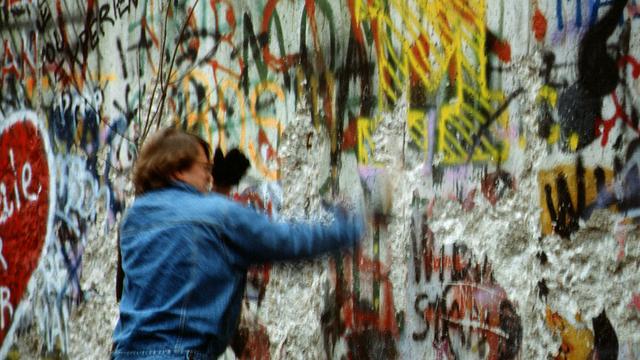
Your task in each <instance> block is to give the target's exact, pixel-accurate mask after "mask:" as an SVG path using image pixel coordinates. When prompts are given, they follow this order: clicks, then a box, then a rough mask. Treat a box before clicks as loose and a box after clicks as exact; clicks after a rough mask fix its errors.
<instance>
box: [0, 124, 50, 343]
mask: <svg viewBox="0 0 640 360" xmlns="http://www.w3.org/2000/svg"><path fill="white" fill-rule="evenodd" d="M45 137H46V134H43V133H42V131H41V130H40V129H39V127H38V122H37V118H36V115H35V114H34V113H32V112H27V111H24V112H20V113H17V114H14V115H13V116H12V117H10V118H9V119H5V120H0V348H6V346H3V345H4V342H5V338H7V335H8V334H10V332H11V331H12V327H13V324H14V323H15V322H16V320H17V319H18V317H19V316H18V315H19V312H20V311H19V310H20V302H21V300H22V298H23V296H24V295H25V291H26V289H27V284H28V283H29V279H31V275H32V273H33V271H34V270H35V269H36V267H37V266H38V262H39V261H40V256H41V252H42V249H43V247H44V244H45V239H46V237H47V231H48V227H49V225H50V223H51V222H52V221H51V214H50V213H49V212H50V203H51V201H50V198H49V192H50V191H49V190H50V184H49V183H50V181H51V176H50V173H49V171H50V170H49V158H48V154H49V148H48V146H47V144H48V143H47V141H46V138H45ZM52 208H53V207H52ZM7 340H8V338H7Z"/></svg>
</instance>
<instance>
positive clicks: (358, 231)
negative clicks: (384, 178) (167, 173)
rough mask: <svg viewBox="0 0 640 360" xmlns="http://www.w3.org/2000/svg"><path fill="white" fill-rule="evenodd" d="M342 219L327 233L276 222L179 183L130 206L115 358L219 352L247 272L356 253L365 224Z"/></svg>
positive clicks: (324, 228) (123, 235)
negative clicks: (351, 249)
mask: <svg viewBox="0 0 640 360" xmlns="http://www.w3.org/2000/svg"><path fill="white" fill-rule="evenodd" d="M341 215H342V216H336V220H335V221H334V222H333V223H332V224H330V225H320V224H302V223H281V222H273V221H271V220H270V219H269V218H268V217H267V216H266V215H264V214H260V213H257V212H256V211H254V210H253V209H250V208H246V207H244V206H242V205H241V204H238V203H236V202H234V201H231V200H229V199H228V198H226V197H224V196H221V195H218V194H213V193H212V194H201V193H199V192H198V191H196V190H195V189H194V188H193V187H191V186H189V185H187V184H185V183H182V182H176V183H175V184H174V186H173V187H169V188H165V189H161V190H157V191H152V192H148V193H145V194H144V195H142V196H139V197H137V198H136V199H135V201H134V202H133V205H132V206H131V208H130V209H129V210H128V211H127V213H126V216H125V217H124V219H123V221H122V225H121V229H120V249H121V252H122V267H123V270H124V273H125V277H124V290H123V295H122V299H121V301H120V319H119V321H118V324H117V325H116V328H115V331H114V335H113V339H114V352H113V357H114V359H134V358H135V359H140V358H149V359H151V358H153V359H185V358H187V359H198V358H203V359H204V358H207V359H210V358H213V357H216V356H218V355H219V354H221V353H223V352H224V350H225V348H226V346H227V344H228V343H229V341H230V338H231V337H232V336H233V334H234V332H235V330H236V326H237V324H238V320H239V315H240V305H241V301H242V296H243V294H244V289H245V281H246V272H247V268H248V267H249V265H252V264H259V263H264V262H271V261H279V260H290V259H299V258H305V257H311V256H314V255H318V254H321V253H326V252H329V251H332V250H337V249H339V248H349V247H353V246H355V244H356V242H357V241H358V240H359V238H360V237H361V235H362V232H363V222H362V219H361V218H358V217H352V216H347V214H346V213H344V212H343V213H342V214H341Z"/></svg>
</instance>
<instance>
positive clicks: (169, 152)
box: [133, 128, 211, 195]
mask: <svg viewBox="0 0 640 360" xmlns="http://www.w3.org/2000/svg"><path fill="white" fill-rule="evenodd" d="M199 146H200V147H202V149H203V150H204V153H205V155H206V156H207V160H210V159H211V151H210V149H209V144H207V142H206V141H204V140H203V139H201V138H200V137H199V136H196V135H194V134H190V133H187V132H185V131H183V130H180V129H176V128H166V129H162V130H160V131H158V132H157V133H156V134H154V135H153V136H152V137H151V138H150V139H149V140H148V141H147V142H146V143H145V144H144V146H143V147H142V150H141V151H140V156H139V157H138V159H137V160H136V164H135V167H134V169H133V185H134V187H135V192H136V195H141V194H144V193H145V192H147V191H150V190H155V189H161V188H164V187H167V186H169V185H170V184H171V182H172V180H173V179H172V175H173V174H174V173H175V172H177V171H182V170H185V169H187V168H188V167H189V166H191V165H192V164H193V162H194V161H196V159H197V158H198V152H199V150H198V147H199Z"/></svg>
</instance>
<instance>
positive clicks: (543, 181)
mask: <svg viewBox="0 0 640 360" xmlns="http://www.w3.org/2000/svg"><path fill="white" fill-rule="evenodd" d="M578 172H579V171H578V169H577V168H576V166H572V165H561V166H558V167H555V168H553V169H550V170H544V171H540V172H539V173H538V188H539V189H540V204H541V207H542V213H541V215H540V225H541V227H542V234H543V235H550V234H552V233H553V232H554V224H555V226H558V222H559V221H560V222H561V220H560V219H554V216H553V213H555V212H559V211H560V210H563V211H567V213H568V216H580V215H581V214H580V212H581V211H582V210H583V209H580V208H579V201H578V196H579V195H578V193H579V192H581V193H583V194H584V202H585V204H584V205H589V204H591V203H592V202H593V201H595V200H596V198H597V197H598V180H597V177H598V175H597V174H598V173H601V175H600V176H602V177H603V179H602V180H601V181H603V182H604V184H603V185H604V186H605V187H607V186H610V185H611V184H612V183H613V178H614V176H613V171H612V170H610V169H601V168H600V169H595V168H586V169H584V173H583V174H578ZM580 172H582V170H580ZM559 184H561V186H560V185H559ZM565 186H566V189H565ZM547 188H548V189H549V197H548V198H547V190H546V189H547ZM565 191H566V192H568V193H564V192H565ZM569 202H570V203H569ZM557 216H558V215H556V217H557ZM560 225H563V224H560Z"/></svg>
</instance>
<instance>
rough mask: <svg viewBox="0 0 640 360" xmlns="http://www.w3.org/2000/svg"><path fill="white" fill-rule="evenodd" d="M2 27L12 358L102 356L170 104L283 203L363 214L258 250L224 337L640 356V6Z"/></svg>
mask: <svg viewBox="0 0 640 360" xmlns="http://www.w3.org/2000/svg"><path fill="white" fill-rule="evenodd" d="M0 35H1V38H2V43H1V44H0V45H1V46H0V53H1V54H2V55H1V56H0V59H1V60H0V67H1V73H0V357H9V358H12V359H18V358H24V359H30V358H44V357H47V358H71V359H87V358H108V354H109V351H110V348H111V332H112V329H113V327H114V325H115V323H116V321H117V316H118V312H117V303H116V300H115V268H116V251H115V249H116V243H117V240H116V239H117V228H118V224H119V221H120V219H121V217H122V215H123V213H124V211H125V210H126V207H127V205H128V204H130V203H131V201H132V200H133V191H132V185H131V182H130V176H131V170H132V165H133V164H134V163H135V161H136V157H137V153H138V151H139V149H140V147H141V146H142V144H143V143H144V141H145V140H146V139H147V138H148V136H149V135H150V134H152V133H153V132H154V131H155V130H156V129H158V127H161V126H166V125H176V126H180V127H183V128H185V129H188V130H189V131H192V132H195V133H197V134H199V135H201V136H202V137H203V138H204V139H206V140H207V141H208V142H209V143H210V145H211V146H212V147H213V148H215V147H221V148H222V149H223V150H227V149H231V148H233V147H239V148H241V149H242V150H243V151H244V152H245V153H246V154H247V156H248V157H249V158H250V160H251V164H252V167H251V170H250V173H249V175H248V176H247V177H246V179H244V180H243V182H242V183H241V185H240V186H239V187H237V188H236V189H235V190H234V194H233V197H234V198H235V199H236V200H237V201H240V202H243V203H246V204H247V205H249V206H253V207H255V208H256V209H258V210H259V211H264V212H266V213H268V214H269V215H270V216H271V217H272V218H274V219H275V220H280V219H298V220H314V221H326V220H327V219H328V218H329V217H328V214H327V213H326V211H325V210H324V206H323V204H324V203H325V202H326V201H329V202H333V201H339V202H342V203H344V204H349V206H351V207H352V208H353V209H354V210H355V211H361V212H363V213H364V214H366V218H367V223H368V226H367V234H366V236H365V238H364V239H363V240H362V243H361V246H360V247H359V248H358V249H356V250H355V251H353V252H352V253H345V254H342V255H339V256H338V255H332V256H328V257H323V258H321V259H317V260H314V261H306V262H302V263H293V264H271V265H269V266H265V267H260V268H255V269H252V270H251V271H250V272H249V284H248V286H247V290H246V294H245V299H244V305H243V317H242V321H241V323H240V326H239V330H238V335H237V336H236V339H235V340H234V345H235V346H234V351H231V350H229V351H228V353H227V357H231V358H233V357H238V358H271V357H274V358H349V359H368V358H385V359H387V358H405V359H413V358H426V359H454V358H456V359H476V358H478V359H543V358H556V359H638V358H640V227H639V224H640V124H639V122H640V96H639V95H640V2H638V1H636V0H609V1H600V0H526V1H505V0H446V1H445V0H409V1H405V0H305V1H303V0H295V1H290V0H259V1H253V0H248V1H229V0H209V1H204V0H176V1H162V0H160V1H156V0H87V1H78V0H5V1H4V2H2V4H1V5H0ZM177 206H179V204H177Z"/></svg>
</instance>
